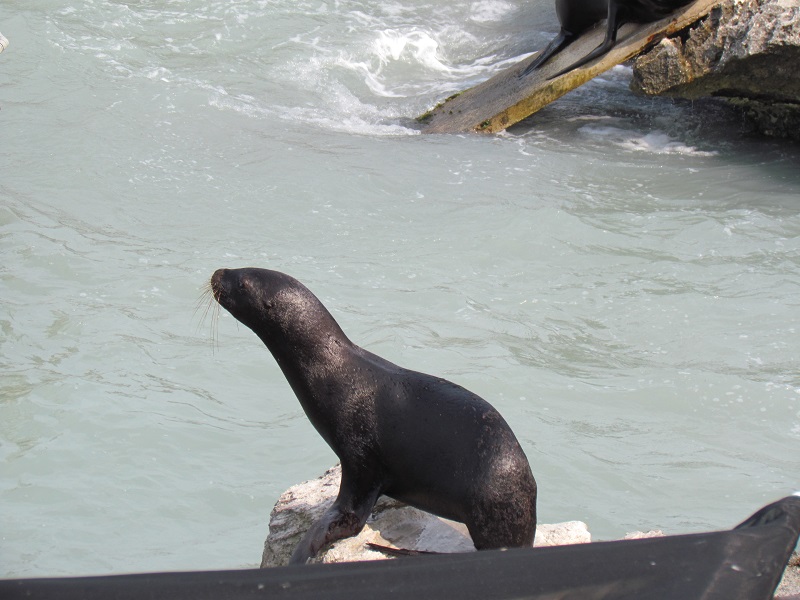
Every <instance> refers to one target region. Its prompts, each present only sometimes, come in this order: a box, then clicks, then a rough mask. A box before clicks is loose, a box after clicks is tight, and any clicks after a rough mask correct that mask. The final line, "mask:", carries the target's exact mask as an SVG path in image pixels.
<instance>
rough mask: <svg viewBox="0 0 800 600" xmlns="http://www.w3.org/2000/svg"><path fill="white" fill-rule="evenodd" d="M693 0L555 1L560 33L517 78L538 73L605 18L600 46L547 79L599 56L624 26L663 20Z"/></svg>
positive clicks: (607, 48) (611, 45)
mask: <svg viewBox="0 0 800 600" xmlns="http://www.w3.org/2000/svg"><path fill="white" fill-rule="evenodd" d="M692 1H693V0H556V14H557V15H558V20H559V23H561V31H560V32H559V33H558V35H557V36H556V37H555V38H554V39H553V40H552V41H551V42H550V43H549V44H548V45H547V47H546V48H545V49H544V50H543V51H542V52H541V53H540V54H539V56H537V57H536V59H535V60H534V61H533V62H532V63H531V64H529V65H528V66H527V67H526V68H525V70H524V71H523V72H522V73H521V74H520V77H525V76H526V75H527V74H528V73H530V72H531V71H533V70H535V69H537V68H538V67H540V66H541V65H543V64H544V63H545V62H547V60H548V59H550V58H551V57H552V56H553V55H555V54H557V53H558V52H560V51H561V50H562V49H564V48H565V47H566V46H568V45H569V44H570V43H572V42H573V41H574V40H575V38H577V37H579V36H580V35H581V34H582V33H583V32H584V31H586V30H587V29H589V28H590V27H592V26H593V25H595V24H596V23H598V22H599V21H600V20H602V19H603V18H604V17H605V18H606V19H607V21H606V37H605V39H604V40H603V43H602V44H600V45H599V46H598V47H597V48H595V49H594V50H592V51H591V52H590V53H589V54H587V55H586V56H584V57H583V58H581V59H579V60H577V61H576V62H574V63H573V64H571V65H570V66H568V67H567V68H566V69H562V70H561V71H559V72H558V73H556V74H555V75H552V76H550V77H549V79H554V78H556V77H559V76H560V75H563V74H564V73H568V72H569V71H572V69H576V68H578V67H581V66H583V65H585V64H586V63H588V62H589V61H592V60H594V59H595V58H597V57H599V56H602V55H603V54H605V53H606V52H608V51H609V50H611V48H613V47H614V44H615V43H616V42H617V31H618V30H619V28H620V27H622V25H623V24H625V23H651V22H653V21H657V20H659V19H662V18H664V17H666V16H667V15H668V14H669V13H671V12H673V11H675V10H677V9H679V8H680V7H682V6H686V5H687V4H689V3H690V2H692Z"/></svg>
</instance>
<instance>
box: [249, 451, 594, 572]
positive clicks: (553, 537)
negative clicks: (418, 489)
mask: <svg viewBox="0 0 800 600" xmlns="http://www.w3.org/2000/svg"><path fill="white" fill-rule="evenodd" d="M341 476H342V472H341V469H340V468H339V466H338V465H337V466H335V467H332V468H330V469H328V470H327V471H326V472H325V474H323V475H322V476H321V477H319V478H318V479H314V480H312V481H305V482H303V483H300V484H298V485H294V486H292V487H290V488H289V489H288V490H286V491H285V492H284V493H283V494H281V497H280V498H279V499H278V502H277V504H275V508H273V509H272V513H271V514H270V520H269V535H268V536H267V540H266V542H265V543H264V554H263V555H262V559H261V567H262V568H265V567H277V566H282V565H285V564H287V563H288V562H289V557H290V556H291V554H292V552H293V551H294V548H295V546H297V543H298V542H299V541H300V538H301V537H302V535H303V534H304V533H305V531H306V530H307V529H308V528H309V527H310V526H311V524H312V523H313V522H315V521H316V520H317V519H319V518H320V517H321V516H322V514H323V513H324V512H325V511H326V510H327V508H328V507H329V506H330V505H331V504H332V503H333V501H334V499H335V498H336V494H337V493H338V491H339V481H340V480H341ZM590 541H591V536H590V534H589V531H588V529H587V528H586V524H585V523H581V522H580V521H569V522H567V523H558V524H555V525H544V524H541V525H539V526H538V527H537V528H536V541H535V543H534V545H535V546H557V545H562V544H581V543H586V542H590ZM368 542H371V543H374V544H379V545H382V546H389V547H395V548H403V549H406V550H426V551H432V552H475V546H473V544H472V540H471V539H470V537H469V534H468V533H467V528H466V527H465V526H464V525H463V524H461V523H456V522H454V521H448V520H447V519H441V518H439V517H436V516H434V515H431V514H429V513H426V512H423V511H421V510H417V509H416V508H412V507H410V506H407V505H405V504H403V503H401V502H398V501H396V500H392V499H391V498H387V497H386V496H383V497H381V498H380V499H379V500H378V503H377V504H376V505H375V509H374V510H373V513H372V516H371V517H370V519H369V520H368V521H367V524H366V526H365V527H364V529H363V530H362V531H361V533H360V534H358V535H357V536H355V537H352V538H347V539H344V540H340V541H338V542H336V543H335V544H333V545H332V546H331V547H330V548H328V549H325V550H323V551H322V552H321V553H320V555H319V556H318V557H317V559H316V562H323V563H333V562H351V561H361V560H382V559H386V558H389V557H388V556H387V555H386V554H384V553H383V552H378V551H375V550H371V549H370V548H368V547H367V543H368Z"/></svg>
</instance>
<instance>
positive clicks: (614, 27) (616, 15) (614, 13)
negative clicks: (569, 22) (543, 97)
mask: <svg viewBox="0 0 800 600" xmlns="http://www.w3.org/2000/svg"><path fill="white" fill-rule="evenodd" d="M620 16H621V15H620V6H619V2H617V1H616V0H611V1H610V2H609V3H608V21H607V22H606V37H605V39H604V40H603V43H602V44H600V45H599V46H598V47H597V48H595V49H594V50H592V51H591V52H589V54H587V55H586V56H584V57H583V58H581V59H580V60H578V61H576V62H574V63H572V64H571V65H570V66H568V67H567V68H566V69H562V70H561V71H559V72H558V73H556V74H555V75H552V76H550V77H548V79H555V78H556V77H561V75H563V74H564V73H569V72H570V71H572V69H577V68H578V67H582V66H583V65H585V64H586V63H588V62H591V61H593V60H594V59H595V58H598V57H600V56H603V54H605V53H606V52H608V51H609V50H611V48H613V47H614V44H616V43H617V31H618V30H619V28H620V27H621V26H622V20H621V19H620Z"/></svg>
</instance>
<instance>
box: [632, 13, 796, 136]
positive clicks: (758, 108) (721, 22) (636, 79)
mask: <svg viewBox="0 0 800 600" xmlns="http://www.w3.org/2000/svg"><path fill="white" fill-rule="evenodd" d="M799 64H800V0H723V1H722V2H721V3H720V5H719V6H717V7H716V8H714V9H713V10H712V11H711V13H710V14H709V15H708V16H707V17H706V18H705V19H703V20H702V21H700V22H698V23H696V24H695V25H694V26H693V27H692V28H690V29H689V30H687V31H684V32H683V34H682V35H680V36H676V37H673V38H667V39H664V40H662V41H661V42H660V43H659V44H658V45H656V46H655V47H654V48H653V49H652V50H650V51H649V52H647V53H645V54H642V55H641V56H639V57H638V58H637V59H636V61H635V63H634V66H633V80H632V81H631V89H632V90H633V91H634V92H635V93H638V94H643V95H663V96H671V97H675V98H687V99H697V98H702V97H708V96H714V97H719V98H725V99H726V100H727V101H729V102H730V103H732V104H735V105H737V106H740V107H741V108H742V109H743V110H744V112H745V114H746V115H747V116H748V117H749V118H750V119H752V120H753V122H754V123H755V124H756V126H757V127H758V128H759V129H760V131H762V132H763V133H765V134H767V135H773V136H779V137H790V138H793V139H800V69H798V65H799Z"/></svg>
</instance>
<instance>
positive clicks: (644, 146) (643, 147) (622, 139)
mask: <svg viewBox="0 0 800 600" xmlns="http://www.w3.org/2000/svg"><path fill="white" fill-rule="evenodd" d="M578 131H580V132H581V133H584V134H587V135H592V136H595V137H601V138H605V139H608V140H610V141H611V142H613V143H615V144H617V145H618V146H620V147H622V148H625V149H626V150H631V151H635V152H649V153H652V154H683V155H687V156H715V155H716V154H717V153H716V152H709V151H706V150H699V149H698V148H696V147H694V146H688V145H686V144H684V143H683V142H680V141H677V140H675V139H674V138H671V137H670V136H669V135H667V134H666V133H664V132H663V131H659V130H655V131H651V132H649V133H642V132H641V131H634V130H630V129H623V128H620V127H613V126H597V125H584V126H583V127H581V128H579V129H578Z"/></svg>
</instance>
